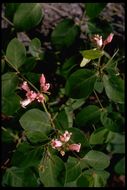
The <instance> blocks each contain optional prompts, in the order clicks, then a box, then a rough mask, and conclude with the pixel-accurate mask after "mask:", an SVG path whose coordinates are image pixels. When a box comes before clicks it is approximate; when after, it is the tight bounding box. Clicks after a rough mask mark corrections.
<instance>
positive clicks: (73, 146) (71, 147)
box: [69, 143, 81, 152]
mask: <svg viewBox="0 0 127 190" xmlns="http://www.w3.org/2000/svg"><path fill="white" fill-rule="evenodd" d="M80 148H81V144H80V143H79V144H70V145H69V150H72V151H76V152H79V151H80Z"/></svg>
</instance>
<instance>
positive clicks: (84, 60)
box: [80, 57, 91, 67]
mask: <svg viewBox="0 0 127 190" xmlns="http://www.w3.org/2000/svg"><path fill="white" fill-rule="evenodd" d="M90 61H91V59H86V58H85V57H84V58H83V60H82V61H81V63H80V67H84V66H86V65H87V63H89V62H90Z"/></svg>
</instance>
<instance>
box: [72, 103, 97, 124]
mask: <svg viewBox="0 0 127 190" xmlns="http://www.w3.org/2000/svg"><path fill="white" fill-rule="evenodd" d="M100 112H101V109H100V108H99V107H97V106H95V105H90V106H87V107H85V108H83V109H82V110H81V111H80V112H79V113H78V114H77V115H76V124H77V126H80V127H82V126H84V125H87V124H92V123H95V122H97V121H98V120H99V118H100Z"/></svg>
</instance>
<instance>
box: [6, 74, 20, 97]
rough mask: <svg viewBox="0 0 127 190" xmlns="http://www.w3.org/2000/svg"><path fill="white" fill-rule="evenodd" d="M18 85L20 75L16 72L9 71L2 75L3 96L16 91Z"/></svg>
mask: <svg viewBox="0 0 127 190" xmlns="http://www.w3.org/2000/svg"><path fill="white" fill-rule="evenodd" d="M17 85H18V77H17V75H16V73H14V72H7V73H5V74H3V75H2V96H9V95H10V93H11V94H12V93H14V92H15V90H16V87H17Z"/></svg>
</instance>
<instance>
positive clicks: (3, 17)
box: [2, 15, 14, 26]
mask: <svg viewBox="0 0 127 190" xmlns="http://www.w3.org/2000/svg"><path fill="white" fill-rule="evenodd" d="M2 19H3V20H5V21H6V22H7V23H8V24H10V25H11V26H14V24H13V23H12V22H11V21H10V20H8V19H7V18H6V17H5V16H3V15H2Z"/></svg>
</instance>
